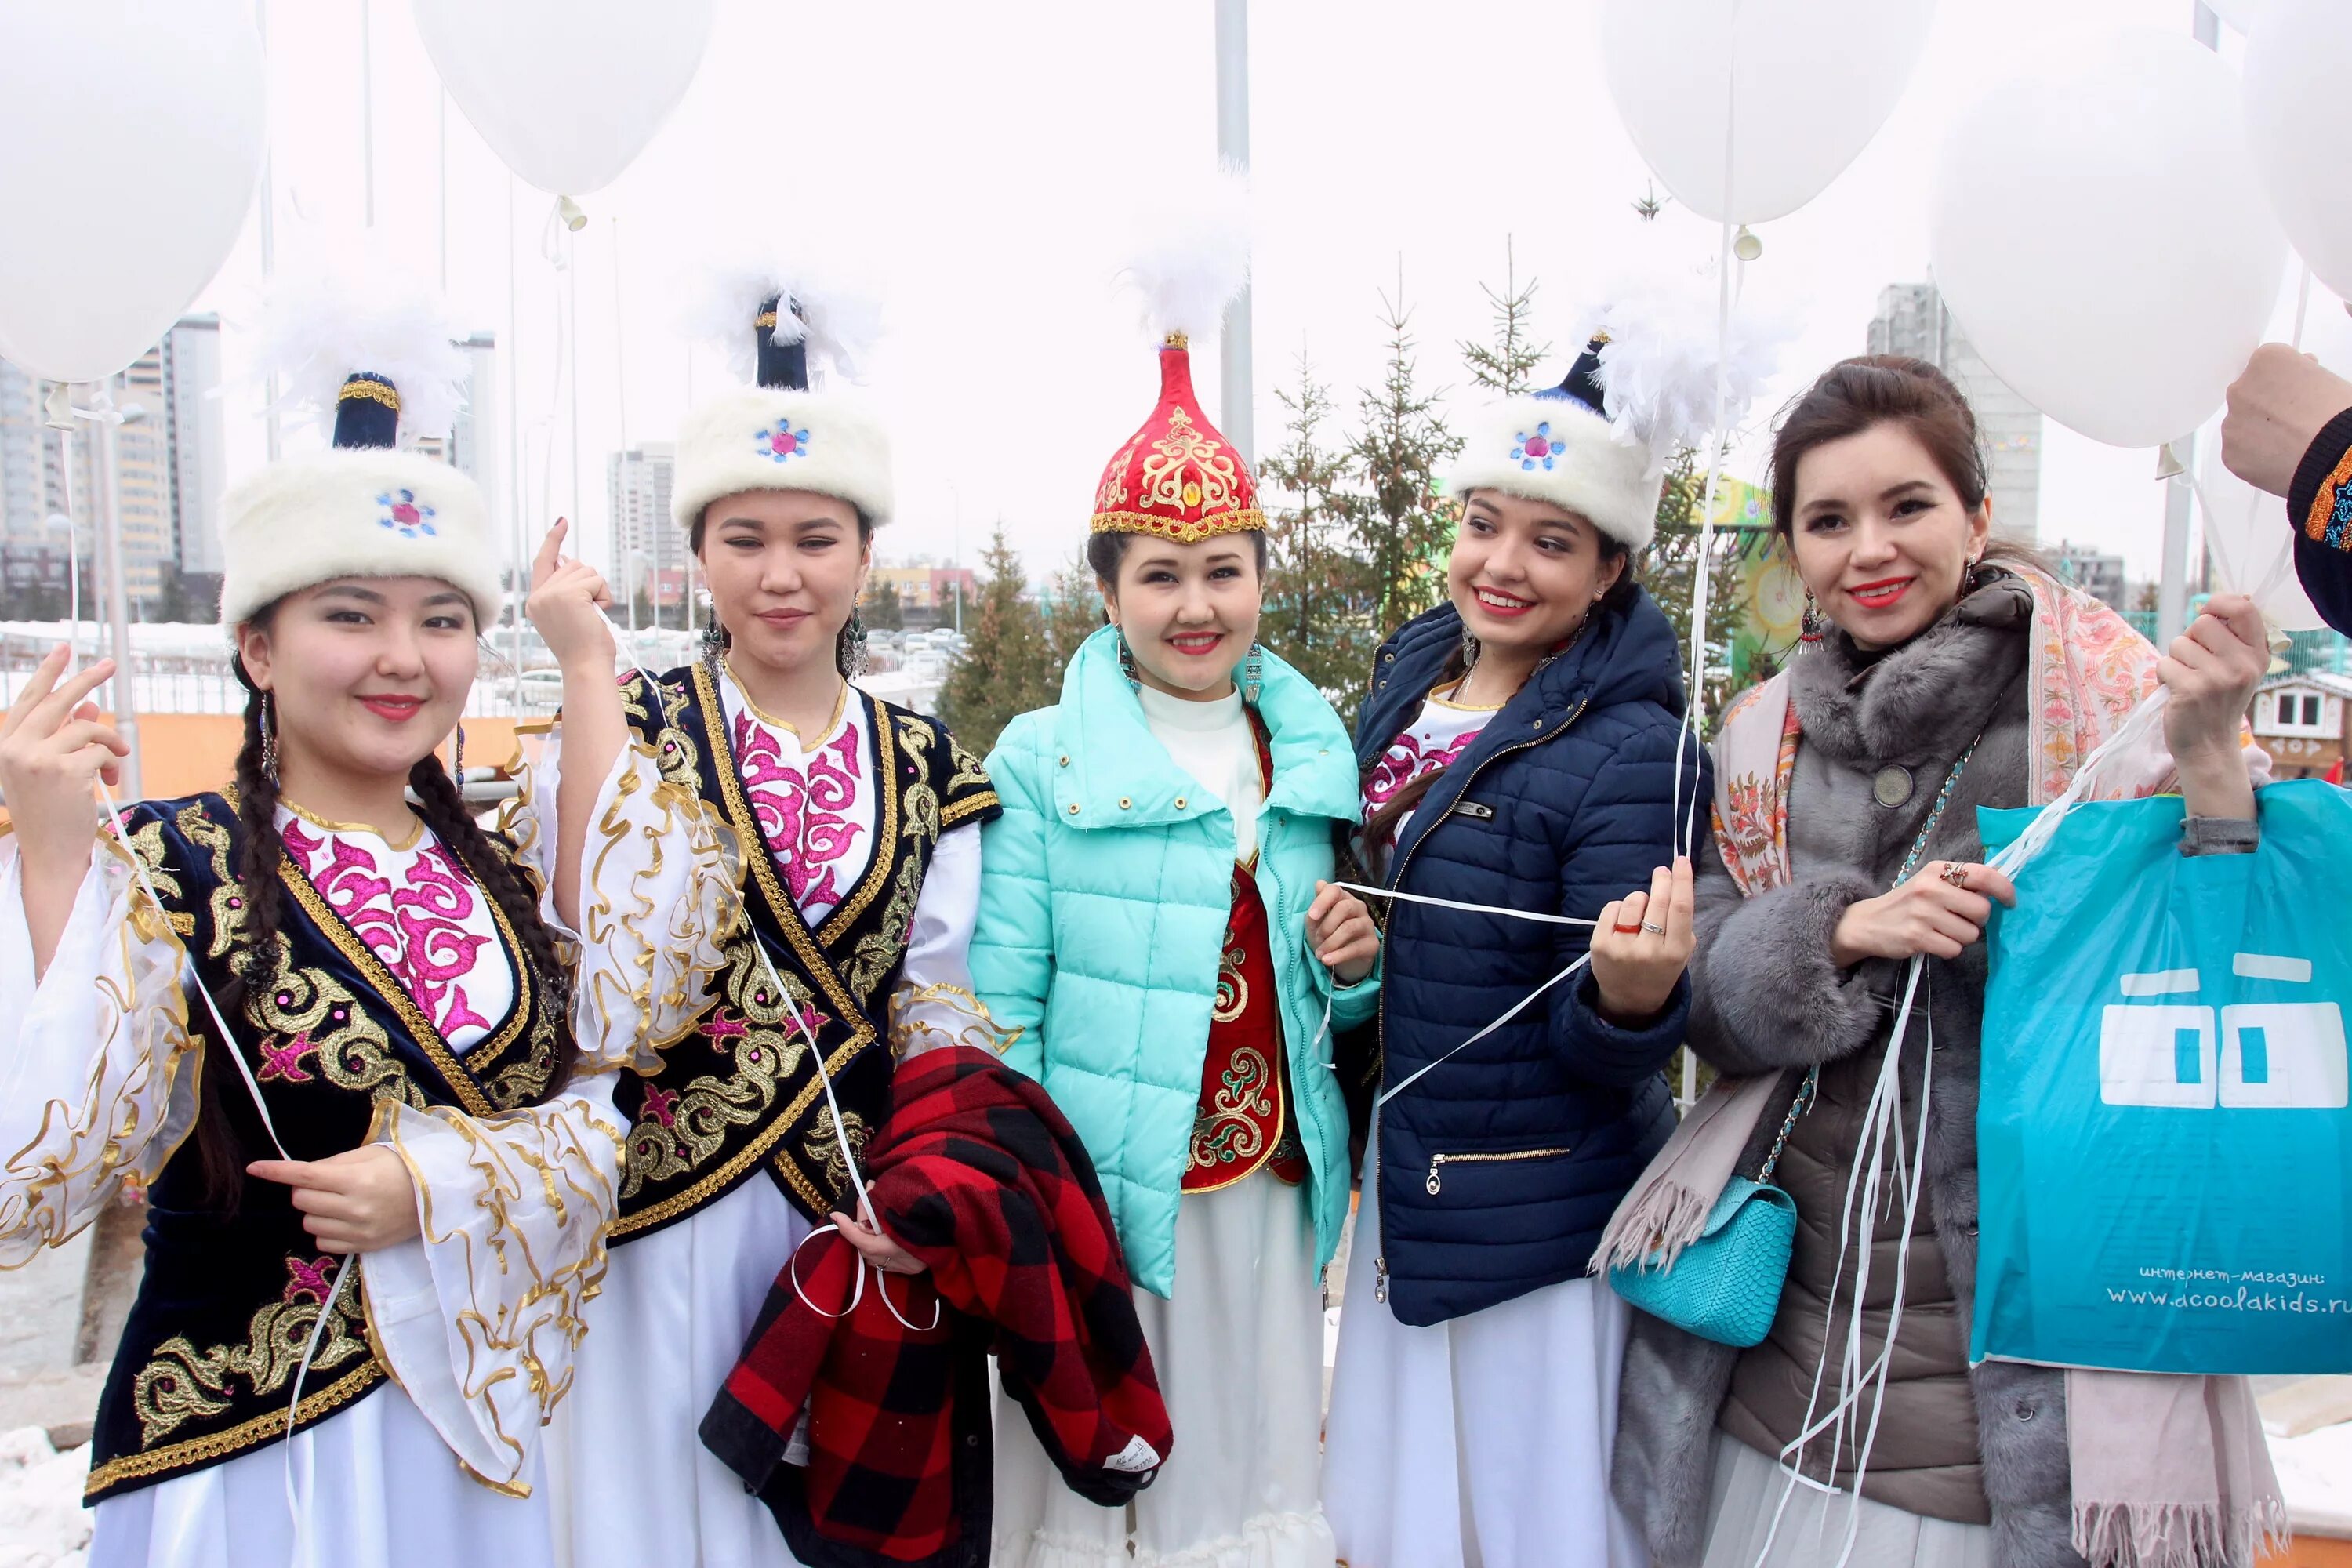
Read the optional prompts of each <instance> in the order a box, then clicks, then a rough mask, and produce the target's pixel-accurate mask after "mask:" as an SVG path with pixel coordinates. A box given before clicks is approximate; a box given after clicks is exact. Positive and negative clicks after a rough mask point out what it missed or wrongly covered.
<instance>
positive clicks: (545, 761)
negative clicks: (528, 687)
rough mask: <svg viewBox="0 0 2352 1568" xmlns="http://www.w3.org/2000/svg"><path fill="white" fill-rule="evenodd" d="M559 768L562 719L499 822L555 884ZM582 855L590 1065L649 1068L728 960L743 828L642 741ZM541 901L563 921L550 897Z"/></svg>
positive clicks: (617, 773) (696, 1010)
mask: <svg viewBox="0 0 2352 1568" xmlns="http://www.w3.org/2000/svg"><path fill="white" fill-rule="evenodd" d="M561 779H562V729H561V728H560V727H559V728H558V729H557V730H556V731H553V732H552V733H551V734H550V735H549V736H548V739H547V748H546V751H545V752H544V753H543V754H542V755H541V760H540V763H538V765H537V766H536V767H535V768H525V769H524V770H523V772H522V774H521V777H520V792H519V793H518V794H517V795H516V796H515V798H514V800H513V801H512V802H511V803H509V805H508V807H507V811H506V815H505V816H504V817H503V818H502V819H501V822H500V826H502V827H504V828H505V830H506V832H507V834H508V836H509V837H510V838H511V839H513V841H514V843H515V846H516V849H517V851H518V853H519V854H520V856H521V858H522V859H523V861H524V863H525V864H526V865H528V866H529V867H530V868H531V870H532V871H533V873H534V874H536V875H537V876H538V877H539V879H540V882H541V887H542V888H548V889H551V888H552V887H553V885H554V868H555V844H556V800H557V791H558V786H559V784H560V783H561ZM583 860H584V864H583V866H582V868H581V884H582V885H581V896H580V903H581V910H580V925H581V930H580V931H578V933H577V938H578V940H579V943H580V966H579V973H578V979H577V984H576V986H575V989H574V1002H573V1005H572V1030H573V1032H574V1034H575V1035H576V1036H577V1037H578V1039H579V1041H580V1052H581V1058H582V1063H583V1068H609V1067H627V1068H634V1069H635V1070H637V1071H640V1072H652V1071H654V1070H655V1069H656V1068H658V1067H659V1066H660V1063H661V1053H662V1051H663V1049H664V1048H665V1047H668V1046H669V1045H670V1044H672V1043H673V1042H675V1041H677V1039H679V1038H681V1037H684V1036H685V1035H686V1034H687V1033H688V1031H689V1030H691V1029H692V1028H693V1027H694V1026H695V1025H696V1024H697V1023H698V1022H699V1021H700V1020H701V1016H702V1011H703V1000H704V990H705V987H706V985H707V984H708V983H709V978H710V976H711V975H712V974H714V973H717V972H718V970H719V967H720V965H721V964H722V963H724V962H725V954H724V951H723V949H724V944H725V943H726V942H727V940H728V939H729V938H730V937H731V936H732V935H733V934H734V931H735V924H736V921H737V920H738V919H739V918H740V909H741V904H740V900H739V897H738V895H737V893H736V890H735V889H736V888H737V885H738V883H737V878H738V876H739V874H740V869H741V859H740V855H739V854H738V851H737V846H736V843H735V836H734V834H733V833H732V832H731V831H730V830H729V829H728V827H727V826H726V824H725V823H724V822H722V821H721V820H720V819H719V814H718V813H717V812H715V811H713V810H712V809H710V807H709V806H708V805H705V804H704V803H703V801H702V799H701V797H700V796H699V795H697V794H695V792H694V791H693V790H691V789H689V788H688V787H687V786H685V785H684V784H677V783H674V782H672V781H670V780H668V779H666V778H664V777H663V776H662V773H661V769H660V766H659V764H658V761H657V759H656V757H655V755H654V752H653V750H652V748H650V747H648V746H646V744H645V743H644V742H642V741H635V740H633V741H631V742H629V744H627V745H626V746H625V747H623V748H622V751H621V754H620V755H619V756H618V757H617V758H615V759H614V763H613V771H612V773H610V774H609V775H607V777H606V778H605V780H604V787H603V788H602V789H600V790H599V791H598V792H597V795H596V805H595V812H594V816H593V818H592V820H591V822H590V825H589V830H588V837H587V841H586V844H585V845H584V847H583ZM543 907H544V910H545V913H546V918H547V919H548V920H549V921H555V912H554V905H553V897H552V894H551V893H550V894H548V895H546V897H545V901H544V905H543Z"/></svg>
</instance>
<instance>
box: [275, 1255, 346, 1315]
mask: <svg viewBox="0 0 2352 1568" xmlns="http://www.w3.org/2000/svg"><path fill="white" fill-rule="evenodd" d="M336 1268H337V1262H336V1260H335V1259H334V1258H317V1259H315V1260H312V1259H304V1258H288V1259H287V1260H286V1290H285V1293H284V1294H283V1295H282V1296H281V1297H279V1300H284V1301H299V1300H303V1299H304V1298H305V1297H308V1298H309V1299H310V1300H313V1301H316V1302H318V1303H319V1304H320V1306H322V1307H323V1306H325V1305H326V1304H327V1292H328V1291H329V1290H331V1289H334V1284H335V1269H336Z"/></svg>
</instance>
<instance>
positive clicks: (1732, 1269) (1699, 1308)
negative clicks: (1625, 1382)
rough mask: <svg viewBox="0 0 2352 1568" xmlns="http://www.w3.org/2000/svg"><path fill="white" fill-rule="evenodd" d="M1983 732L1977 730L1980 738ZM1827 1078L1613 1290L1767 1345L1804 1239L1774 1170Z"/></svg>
mask: <svg viewBox="0 0 2352 1568" xmlns="http://www.w3.org/2000/svg"><path fill="white" fill-rule="evenodd" d="M1983 739H1984V737H1983V736H1982V735H1979V736H1978V737H1977V741H1981V740H1983ZM1977 741H1970V742H1969V744H1968V749H1967V750H1966V751H1964V752H1961V753H1960V758H1959V761H1958V762H1956V763H1953V764H1952V771H1951V773H1949V774H1948V775H1946V777H1945V779H1944V787H1943V788H1942V789H1940V790H1938V791H1937V792H1936V800H1935V804H1934V805H1932V806H1930V807H1929V808H1928V811H1927V821H1926V822H1925V823H1924V824H1922V825H1921V826H1920V828H1919V837H1916V838H1915V839H1913V840H1912V841H1911V853H1910V854H1908V855H1906V856H1905V857H1904V858H1903V868H1902V869H1901V870H1900V871H1897V872H1896V873H1895V883H1894V885H1895V887H1898V888H1899V887H1901V886H1902V885H1903V883H1904V882H1905V881H1906V879H1908V878H1909V877H1910V875H1911V873H1912V872H1914V871H1916V870H1917V869H1918V868H1919V859H1920V857H1922V856H1923V855H1925V854H1927V838H1928V836H1929V835H1931V834H1933V833H1934V832H1935V831H1936V825H1937V823H1938V822H1941V821H1942V820H1943V819H1944V808H1945V807H1946V806H1948V805H1950V804H1951V801H1952V791H1953V790H1954V789H1955V788H1957V787H1958V784H1959V782H1960V774H1961V773H1964V772H1965V771H1966V770H1967V768H1968V765H1969V758H1970V757H1972V756H1974V755H1976V751H1977ZM1821 1085H1822V1069H1821V1068H1819V1067H1814V1068H1811V1069H1809V1070H1808V1071H1807V1072H1806V1074H1805V1081H1804V1082H1803V1083H1802V1084H1801V1085H1799V1086H1798V1089H1797V1098H1796V1100H1795V1101H1794V1102H1793V1103H1791V1104H1790V1107H1789V1114H1788V1116H1787V1117H1786V1118H1785V1119H1783V1120H1782V1121H1781V1123H1780V1136H1779V1137H1778V1138H1775V1139H1773V1140H1772V1152H1771V1153H1770V1154H1769V1155H1767V1156H1766V1157H1765V1161H1764V1169H1763V1170H1761V1171H1759V1173H1757V1178H1756V1180H1754V1181H1752V1182H1751V1181H1749V1180H1748V1179H1747V1178H1746V1177H1744V1176H1734V1177H1732V1178H1731V1180H1729V1181H1727V1182H1726V1183H1725V1184H1723V1192H1722V1194H1721V1195H1720V1196H1718V1197H1717V1199H1716V1200H1715V1206H1714V1207H1713V1208H1711V1209H1709V1210H1707V1212H1706V1226H1704V1227H1702V1228H1701V1230H1700V1231H1699V1235H1698V1239H1697V1240H1696V1241H1694V1242H1692V1243H1691V1244H1690V1245H1689V1246H1688V1247H1684V1248H1683V1250H1682V1254H1681V1256H1679V1257H1678V1258H1675V1260H1674V1261H1673V1262H1672V1263H1668V1262H1667V1261H1666V1260H1665V1258H1664V1255H1663V1253H1662V1252H1653V1253H1651V1254H1650V1255H1649V1256H1648V1257H1646V1258H1643V1259H1642V1260H1641V1261H1640V1262H1639V1263H1636V1264H1633V1265H1631V1266H1630V1267H1629V1266H1627V1265H1624V1264H1620V1265H1618V1266H1617V1267H1616V1268H1612V1269H1611V1270H1610V1271H1609V1288H1610V1289H1612V1290H1614V1291H1616V1292H1617V1294H1619V1295H1620V1296H1622V1297H1623V1298H1624V1299H1625V1300H1628V1301H1631V1302H1632V1303H1633V1305H1634V1306H1636V1307H1639V1308H1641V1309H1642V1310H1643V1311H1644V1312H1647V1313H1649V1314H1650V1316H1652V1317H1654V1318H1663V1319H1664V1320H1665V1321H1667V1322H1669V1323H1672V1324H1674V1325H1675V1327H1676V1328H1678V1329H1686V1330H1688V1331H1690V1332H1692V1333H1694V1334H1696V1335H1697V1336H1698V1337H1699V1338H1701V1339H1703V1340H1713V1341H1714V1342H1716V1343H1717V1344H1722V1345H1736V1346H1738V1348H1739V1349H1741V1350H1746V1349H1748V1347H1749V1346H1750V1345H1759V1344H1762V1343H1763V1342H1764V1336H1765V1335H1766V1334H1768V1333H1770V1332H1771V1331H1772V1319H1773V1317H1774V1316H1775V1315H1776V1314H1777V1313H1778V1312H1779V1311H1780V1292H1781V1291H1782V1290H1783V1289H1786V1288H1787V1286H1788V1283H1789V1256H1790V1252H1791V1251H1793V1250H1794V1249H1795V1247H1796V1244H1797V1200H1796V1199H1794V1198H1792V1197H1790V1195H1789V1194H1786V1193H1784V1192H1782V1191H1781V1190H1780V1188H1778V1187H1776V1186H1774V1185H1773V1184H1772V1172H1773V1171H1774V1170H1775V1169H1776V1168H1777V1167H1778V1166H1779V1165H1780V1152H1781V1151H1782V1150H1784V1149H1786V1148H1787V1147H1788V1146H1789V1134H1790V1132H1793V1131H1796V1127H1797V1118H1798V1117H1800V1116H1802V1115H1803V1114H1804V1113H1805V1108H1806V1107H1807V1106H1809V1105H1811V1104H1812V1102H1813V1095H1814V1093H1815V1091H1817V1090H1818V1089H1820V1088H1821ZM1978 1299H1979V1300H1982V1299H1983V1298H1982V1296H1981V1295H1979V1298H1978Z"/></svg>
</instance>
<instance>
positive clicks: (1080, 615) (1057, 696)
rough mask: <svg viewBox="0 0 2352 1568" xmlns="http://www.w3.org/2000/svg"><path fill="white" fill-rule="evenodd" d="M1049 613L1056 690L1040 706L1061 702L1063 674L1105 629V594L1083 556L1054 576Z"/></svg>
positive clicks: (1047, 604) (1050, 657)
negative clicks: (1080, 648)
mask: <svg viewBox="0 0 2352 1568" xmlns="http://www.w3.org/2000/svg"><path fill="white" fill-rule="evenodd" d="M1044 610H1045V656H1046V662H1047V664H1048V665H1049V666H1050V667H1051V668H1052V671H1053V681H1054V684H1053V689H1051V690H1050V691H1048V692H1046V693H1045V695H1044V696H1043V697H1042V698H1040V699H1039V700H1038V703H1037V706H1040V707H1043V706H1044V705H1045V703H1048V702H1057V701H1059V700H1061V696H1062V685H1061V681H1062V672H1063V671H1064V670H1066V669H1067V668H1069V666H1070V660H1072V659H1073V658H1076V657H1077V655H1078V645H1079V644H1080V643H1082V642H1084V641H1086V640H1087V638H1088V637H1092V636H1094V634H1095V632H1096V631H1097V629H1098V628H1099V627H1101V626H1102V625H1103V601H1102V590H1101V589H1100V587H1098V586H1097V584H1096V582H1095V574H1094V569H1093V568H1091V567H1089V566H1088V565H1087V558H1086V557H1085V555H1083V554H1079V555H1074V556H1072V557H1071V558H1070V559H1069V560H1068V561H1067V562H1066V563H1064V564H1063V566H1062V569H1061V570H1060V571H1059V572H1056V573H1055V574H1054V579H1053V581H1052V583H1050V584H1048V585H1047V587H1046V593H1045V606H1044Z"/></svg>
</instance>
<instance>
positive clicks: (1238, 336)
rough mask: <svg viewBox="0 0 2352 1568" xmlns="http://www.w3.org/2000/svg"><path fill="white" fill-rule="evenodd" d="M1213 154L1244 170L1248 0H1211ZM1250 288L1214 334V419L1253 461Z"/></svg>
mask: <svg viewBox="0 0 2352 1568" xmlns="http://www.w3.org/2000/svg"><path fill="white" fill-rule="evenodd" d="M1217 158H1218V161H1219V162H1221V163H1223V164H1225V165H1226V166H1227V167H1228V168H1231V169H1234V170H1238V171H1240V172H1241V173H1243V174H1247V173H1248V172H1249V158H1250V154H1249V0H1217ZM1251 387H1252V374H1251V367H1250V289H1249V287H1248V286H1247V285H1246V284H1244V286H1243V289H1242V291H1241V292H1240V293H1239V294H1238V295H1236V296H1234V301H1233V303H1232V304H1230V305H1228V306H1226V307H1225V327H1224V331H1223V333H1221V334H1220V335H1219V337H1218V339H1217V389H1218V399H1219V404H1218V409H1217V424H1218V426H1219V427H1220V428H1221V429H1223V431H1224V433H1225V438H1226V439H1227V440H1229V441H1231V442H1232V443H1233V444H1234V449H1235V450H1236V451H1238V452H1239V453H1240V454H1241V458H1242V461H1243V462H1244V463H1255V462H1256V461H1257V427H1256V423H1255V416H1254V415H1253V413H1252V410H1251Z"/></svg>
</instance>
